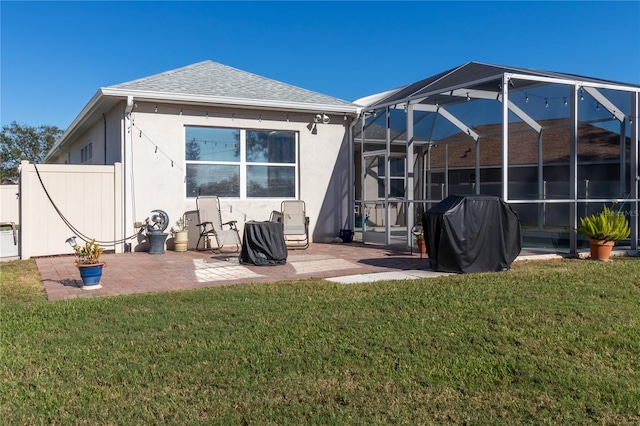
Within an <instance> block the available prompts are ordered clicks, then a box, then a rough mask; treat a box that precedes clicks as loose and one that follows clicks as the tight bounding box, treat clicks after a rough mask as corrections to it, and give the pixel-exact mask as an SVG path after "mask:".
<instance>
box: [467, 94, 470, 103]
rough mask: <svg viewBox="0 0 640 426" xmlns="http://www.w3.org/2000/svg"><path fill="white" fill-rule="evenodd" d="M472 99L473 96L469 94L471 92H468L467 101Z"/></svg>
mask: <svg viewBox="0 0 640 426" xmlns="http://www.w3.org/2000/svg"><path fill="white" fill-rule="evenodd" d="M470 100H471V96H469V92H467V102H469V101H470Z"/></svg>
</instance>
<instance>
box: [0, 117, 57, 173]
mask: <svg viewBox="0 0 640 426" xmlns="http://www.w3.org/2000/svg"><path fill="white" fill-rule="evenodd" d="M63 133H64V132H63V131H62V130H60V129H59V128H58V127H56V126H48V125H41V126H38V127H32V126H27V125H20V124H18V123H16V122H15V121H14V122H12V123H11V124H10V125H8V126H2V133H0V181H2V182H7V181H14V182H15V181H17V180H18V166H19V165H20V162H21V161H22V160H28V161H31V162H33V163H40V162H41V161H42V160H43V159H44V157H45V155H47V152H49V150H50V149H51V147H52V146H53V144H55V142H56V141H57V140H58V139H59V138H60V136H62V134H63Z"/></svg>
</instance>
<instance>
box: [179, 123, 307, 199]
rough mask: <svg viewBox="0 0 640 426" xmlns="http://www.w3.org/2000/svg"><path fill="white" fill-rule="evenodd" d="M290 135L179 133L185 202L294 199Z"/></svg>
mask: <svg viewBox="0 0 640 426" xmlns="http://www.w3.org/2000/svg"><path fill="white" fill-rule="evenodd" d="M296 146H297V145H296V133H295V132H289V131H270V130H244V129H224V128H214V127H192V126H188V127H186V128H185V160H186V169H187V177H186V190H187V197H197V196H198V195H217V196H219V197H237V198H269V197H277V198H289V197H290V198H294V197H295V196H296V175H297V173H296V171H297V161H296V158H297V152H296Z"/></svg>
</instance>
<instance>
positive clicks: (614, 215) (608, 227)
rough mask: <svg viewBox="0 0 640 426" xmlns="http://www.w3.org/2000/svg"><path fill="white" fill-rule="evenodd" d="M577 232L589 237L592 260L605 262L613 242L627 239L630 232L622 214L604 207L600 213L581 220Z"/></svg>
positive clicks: (609, 254)
mask: <svg viewBox="0 0 640 426" xmlns="http://www.w3.org/2000/svg"><path fill="white" fill-rule="evenodd" d="M578 232H579V233H581V234H582V235H585V236H587V237H589V249H590V253H591V258H592V259H597V260H607V259H609V257H610V256H611V250H612V248H613V245H614V244H615V242H616V241H620V240H623V239H625V238H627V237H628V236H629V234H630V233H631V230H630V228H629V221H627V218H626V216H625V215H624V213H622V212H621V211H613V210H612V209H609V208H608V207H607V206H604V208H603V209H602V211H601V212H600V213H596V214H593V215H590V216H586V217H583V218H581V219H580V223H579V224H578Z"/></svg>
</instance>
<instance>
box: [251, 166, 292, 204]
mask: <svg viewBox="0 0 640 426" xmlns="http://www.w3.org/2000/svg"><path fill="white" fill-rule="evenodd" d="M295 195H296V192H295V168H294V167H282V166H247V196H248V197H295Z"/></svg>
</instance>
